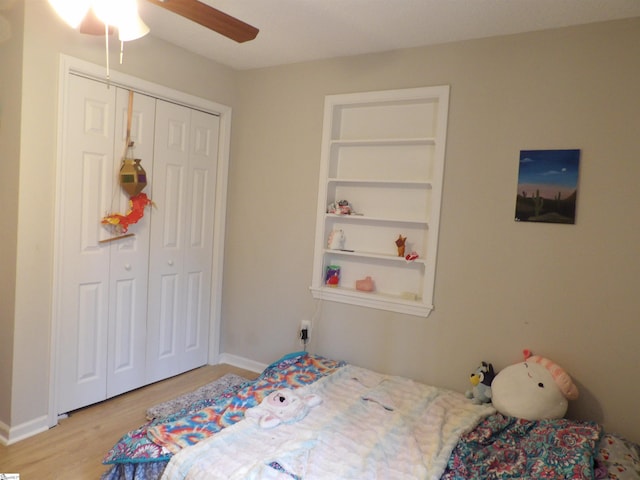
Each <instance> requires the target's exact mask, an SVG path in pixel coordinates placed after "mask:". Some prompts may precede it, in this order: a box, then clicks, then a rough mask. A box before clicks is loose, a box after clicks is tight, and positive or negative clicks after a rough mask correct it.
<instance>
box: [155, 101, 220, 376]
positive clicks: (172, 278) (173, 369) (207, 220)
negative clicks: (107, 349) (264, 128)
mask: <svg viewBox="0 0 640 480" xmlns="http://www.w3.org/2000/svg"><path fill="white" fill-rule="evenodd" d="M218 130H219V117H217V116H215V115H211V114H207V113H203V112H200V111H197V110H192V109H189V108H186V107H183V106H180V105H175V104H172V103H168V102H165V101H161V100H158V101H157V107H156V137H155V147H154V151H155V155H154V176H153V183H154V189H153V193H154V201H157V204H158V208H157V209H154V212H153V216H152V221H151V240H150V247H151V248H150V257H149V258H150V264H149V292H150V294H149V306H148V321H147V325H148V338H147V340H148V342H147V381H148V382H153V381H156V380H160V379H162V378H166V377H168V376H171V375H175V374H178V373H181V372H184V371H187V370H190V369H192V368H196V367H198V366H201V365H203V364H205V363H206V361H207V354H208V349H209V348H208V347H209V344H208V342H209V323H210V308H211V307H210V300H211V273H212V272H211V264H212V252H213V224H214V207H215V185H216V171H217V168H216V165H217V154H218Z"/></svg>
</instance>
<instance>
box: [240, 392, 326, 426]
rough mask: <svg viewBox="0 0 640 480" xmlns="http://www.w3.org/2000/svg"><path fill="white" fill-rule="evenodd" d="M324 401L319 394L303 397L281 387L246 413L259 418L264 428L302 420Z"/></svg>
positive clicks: (248, 415)
mask: <svg viewBox="0 0 640 480" xmlns="http://www.w3.org/2000/svg"><path fill="white" fill-rule="evenodd" d="M320 403H322V399H321V398H320V397H319V396H318V395H307V396H304V397H301V396H299V395H297V394H296V393H295V392H294V391H293V390H291V389H288V388H281V389H280V390H276V391H274V392H271V393H270V394H269V395H267V397H266V398H265V399H264V400H262V402H260V405H258V406H257V407H253V408H250V409H249V410H247V411H246V413H245V415H246V416H247V417H250V418H257V419H258V423H259V425H260V426H261V427H262V428H273V427H275V426H277V425H280V424H281V423H293V422H297V421H298V420H302V419H303V418H304V417H305V416H306V415H307V413H309V410H310V409H311V408H312V407H315V406H316V405H319V404H320Z"/></svg>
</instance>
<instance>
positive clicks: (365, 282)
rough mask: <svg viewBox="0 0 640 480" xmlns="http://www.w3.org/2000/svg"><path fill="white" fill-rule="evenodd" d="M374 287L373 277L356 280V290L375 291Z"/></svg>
mask: <svg viewBox="0 0 640 480" xmlns="http://www.w3.org/2000/svg"><path fill="white" fill-rule="evenodd" d="M373 288H374V285H373V279H372V278H371V277H365V278H363V279H362V280H356V290H360V291H361V292H373Z"/></svg>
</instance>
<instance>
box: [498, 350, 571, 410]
mask: <svg viewBox="0 0 640 480" xmlns="http://www.w3.org/2000/svg"><path fill="white" fill-rule="evenodd" d="M524 355H525V360H524V362H521V363H516V364H515V365H510V366H508V367H507V368H505V369H503V370H501V371H500V372H499V373H498V374H497V375H496V377H495V378H494V379H493V382H492V383H491V391H492V397H493V398H492V400H493V406H494V407H495V408H496V410H498V412H500V413H502V414H503V415H507V416H511V417H518V418H524V419H526V420H542V419H550V418H562V417H564V415H565V413H567V407H568V400H575V399H577V398H578V388H577V387H576V386H575V385H574V383H573V381H572V380H571V377H570V376H569V374H568V373H567V372H565V371H564V370H563V369H562V367H560V366H559V365H557V364H556V363H554V362H552V361H551V360H549V359H547V358H544V357H541V356H539V355H531V352H529V351H528V350H525V351H524Z"/></svg>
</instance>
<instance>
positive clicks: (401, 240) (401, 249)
mask: <svg viewBox="0 0 640 480" xmlns="http://www.w3.org/2000/svg"><path fill="white" fill-rule="evenodd" d="M406 242H407V237H403V236H402V235H398V239H397V240H396V246H397V247H398V256H399V257H404V246H405V243H406Z"/></svg>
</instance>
